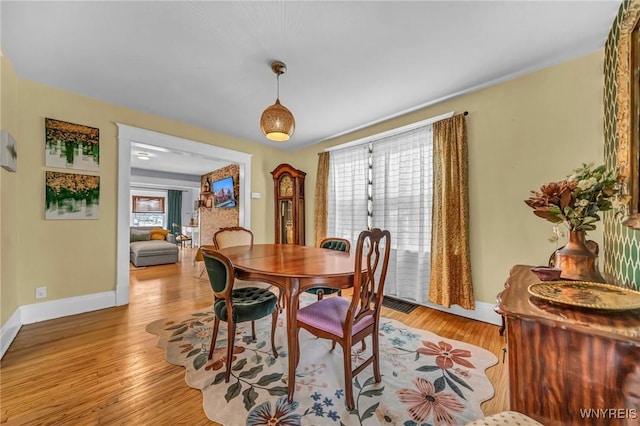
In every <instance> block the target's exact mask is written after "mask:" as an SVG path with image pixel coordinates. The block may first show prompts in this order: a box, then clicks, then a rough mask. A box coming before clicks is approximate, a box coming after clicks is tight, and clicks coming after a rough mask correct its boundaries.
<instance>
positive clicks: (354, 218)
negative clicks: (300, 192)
mask: <svg viewBox="0 0 640 426" xmlns="http://www.w3.org/2000/svg"><path fill="white" fill-rule="evenodd" d="M329 164H330V167H329V188H328V198H329V203H328V204H329V205H328V213H327V222H328V223H327V235H328V236H331V237H340V238H346V239H347V240H349V241H350V242H351V246H352V247H355V244H356V242H357V241H358V235H360V232H362V231H363V230H365V229H367V219H368V216H369V213H368V207H367V204H368V203H367V199H368V196H367V193H368V192H367V191H368V178H367V173H368V171H369V148H368V146H366V145H360V146H355V147H351V148H346V149H344V150H340V151H336V152H332V153H331V160H330V162H329Z"/></svg>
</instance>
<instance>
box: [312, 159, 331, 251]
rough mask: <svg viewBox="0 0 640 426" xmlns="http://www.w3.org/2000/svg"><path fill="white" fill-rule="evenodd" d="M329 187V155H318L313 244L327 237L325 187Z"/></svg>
mask: <svg viewBox="0 0 640 426" xmlns="http://www.w3.org/2000/svg"><path fill="white" fill-rule="evenodd" d="M328 186H329V153H328V152H321V153H319V154H318V175H317V177H316V195H315V198H314V203H315V211H314V213H315V223H314V228H315V234H316V241H315V244H316V245H318V243H319V242H320V240H322V239H323V238H324V237H326V236H327V209H328V200H327V187H328Z"/></svg>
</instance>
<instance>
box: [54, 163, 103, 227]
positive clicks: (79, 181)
mask: <svg viewBox="0 0 640 426" xmlns="http://www.w3.org/2000/svg"><path fill="white" fill-rule="evenodd" d="M99 216H100V176H93V175H81V174H75V173H61V172H53V171H47V172H46V183H45V219H98V218H99Z"/></svg>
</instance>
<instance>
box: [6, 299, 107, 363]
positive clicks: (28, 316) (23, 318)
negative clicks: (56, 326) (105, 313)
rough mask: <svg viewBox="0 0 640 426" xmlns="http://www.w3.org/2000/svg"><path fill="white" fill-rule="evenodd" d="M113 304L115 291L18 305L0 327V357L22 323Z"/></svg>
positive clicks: (59, 316) (73, 313)
mask: <svg viewBox="0 0 640 426" xmlns="http://www.w3.org/2000/svg"><path fill="white" fill-rule="evenodd" d="M114 306H116V293H115V291H106V292H104V293H95V294H87V295H85V296H77V297H69V298H66V299H58V300H51V301H49V302H41V303H33V304H31V305H22V306H18V309H16V311H15V312H14V313H13V315H11V318H9V320H8V321H7V322H6V323H5V324H4V325H3V326H2V328H1V329H0V358H2V357H3V356H4V354H5V352H6V351H7V349H9V346H10V345H11V342H13V339H15V337H16V335H17V334H18V331H19V330H20V327H22V326H23V325H24V324H33V323H35V322H40V321H47V320H51V319H55V318H62V317H66V316H69V315H76V314H82V313H85V312H91V311H97V310H100V309H105V308H111V307H114Z"/></svg>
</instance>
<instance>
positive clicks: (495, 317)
mask: <svg viewBox="0 0 640 426" xmlns="http://www.w3.org/2000/svg"><path fill="white" fill-rule="evenodd" d="M412 303H414V302H412ZM421 305H423V306H426V307H428V308H431V309H435V310H438V311H442V312H448V313H450V314H454V315H458V316H461V317H465V318H470V319H474V320H478V321H482V322H486V323H489V324H494V325H502V317H501V316H500V315H499V314H498V313H496V311H494V308H495V306H496V305H495V304H492V303H487V302H478V301H477V300H476V301H475V305H476V308H475V309H474V310H469V309H464V308H461V307H460V306H458V305H453V306H452V307H450V308H445V307H444V306H440V305H436V304H434V303H429V302H425V303H421Z"/></svg>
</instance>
